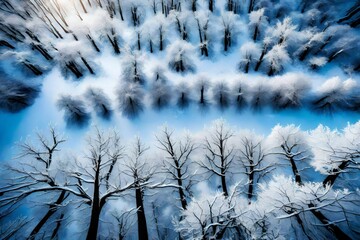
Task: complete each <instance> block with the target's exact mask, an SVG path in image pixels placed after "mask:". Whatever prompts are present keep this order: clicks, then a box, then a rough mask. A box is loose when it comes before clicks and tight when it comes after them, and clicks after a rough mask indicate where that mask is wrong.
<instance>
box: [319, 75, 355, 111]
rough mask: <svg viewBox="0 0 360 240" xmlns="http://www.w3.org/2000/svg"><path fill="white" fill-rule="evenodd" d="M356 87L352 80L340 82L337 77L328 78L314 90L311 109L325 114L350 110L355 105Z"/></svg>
mask: <svg viewBox="0 0 360 240" xmlns="http://www.w3.org/2000/svg"><path fill="white" fill-rule="evenodd" d="M356 87H357V83H356V81H354V80H352V79H347V80H345V81H341V80H340V78H339V77H333V78H330V79H328V80H326V81H325V82H324V83H323V84H322V85H321V86H320V87H319V88H318V89H317V90H316V92H315V96H314V97H313V100H312V105H313V108H314V109H315V110H317V111H321V112H325V113H332V112H334V111H335V110H337V109H346V108H352V106H353V104H354V103H356V98H354V95H356V94H357V91H356Z"/></svg>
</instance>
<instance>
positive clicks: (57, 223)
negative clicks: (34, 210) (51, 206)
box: [51, 213, 64, 239]
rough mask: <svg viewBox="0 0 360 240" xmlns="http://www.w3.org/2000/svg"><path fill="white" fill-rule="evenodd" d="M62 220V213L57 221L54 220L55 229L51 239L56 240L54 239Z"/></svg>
mask: <svg viewBox="0 0 360 240" xmlns="http://www.w3.org/2000/svg"><path fill="white" fill-rule="evenodd" d="M63 219H64V213H61V215H60V217H59V219H58V220H56V227H55V229H54V231H53V233H52V234H51V239H56V238H55V237H56V236H57V234H58V232H59V229H60V226H61V222H62V220H63Z"/></svg>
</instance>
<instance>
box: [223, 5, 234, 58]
mask: <svg viewBox="0 0 360 240" xmlns="http://www.w3.org/2000/svg"><path fill="white" fill-rule="evenodd" d="M236 21H237V15H236V14H235V13H233V12H229V11H226V12H222V14H221V22H222V31H223V49H224V51H225V52H227V51H228V49H229V48H230V47H231V44H232V43H233V42H234V39H236V36H235V34H236V28H235V26H236V25H237V22H236Z"/></svg>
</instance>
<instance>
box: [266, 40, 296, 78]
mask: <svg viewBox="0 0 360 240" xmlns="http://www.w3.org/2000/svg"><path fill="white" fill-rule="evenodd" d="M264 59H265V61H266V63H267V65H268V71H267V74H268V76H273V75H274V74H276V73H278V72H280V71H281V70H283V68H284V65H286V64H287V63H288V62H289V61H290V57H289V54H288V52H287V51H286V49H285V47H284V45H280V44H277V45H275V46H273V47H272V48H271V49H270V50H269V52H268V53H267V54H266V55H265V57H264Z"/></svg>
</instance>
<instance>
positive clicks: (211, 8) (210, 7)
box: [209, 0, 214, 12]
mask: <svg viewBox="0 0 360 240" xmlns="http://www.w3.org/2000/svg"><path fill="white" fill-rule="evenodd" d="M209 10H210V12H213V11H214V0H209Z"/></svg>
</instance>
